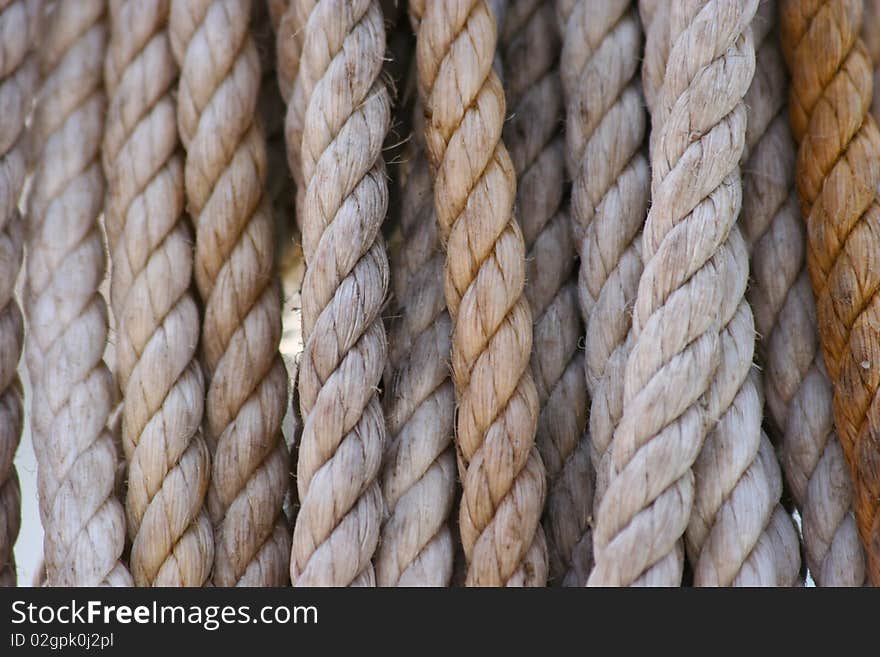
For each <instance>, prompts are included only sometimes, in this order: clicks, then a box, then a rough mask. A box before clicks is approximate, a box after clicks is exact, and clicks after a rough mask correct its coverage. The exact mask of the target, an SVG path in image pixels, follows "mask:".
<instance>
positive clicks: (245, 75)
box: [170, 0, 290, 586]
mask: <svg viewBox="0 0 880 657" xmlns="http://www.w3.org/2000/svg"><path fill="white" fill-rule="evenodd" d="M250 15H251V7H250V2H249V0H198V1H197V2H192V1H191V0H174V1H173V3H172V7H171V17H170V37H171V46H172V49H173V50H174V53H175V57H176V59H177V61H178V64H179V65H180V69H181V74H180V89H179V91H178V103H177V123H178V127H179V131H180V135H181V140H182V141H183V144H184V147H185V148H186V163H185V182H186V197H187V201H188V208H189V211H190V213H191V214H192V216H193V219H194V221H195V225H196V254H195V264H194V267H195V278H196V284H197V285H198V288H199V292H200V293H201V296H202V299H203V301H204V304H205V319H204V323H203V326H202V343H201V344H202V354H203V361H204V364H205V368H206V377H207V379H208V381H209V383H208V390H207V402H206V406H205V419H206V438H207V441H208V445H209V446H210V448H211V453H212V463H213V470H212V477H211V488H210V493H209V497H208V500H209V510H210V513H211V518H212V521H213V522H214V526H215V530H214V544H215V559H214V577H213V581H214V583H215V584H216V585H218V586H234V585H241V586H281V585H283V584H284V583H285V582H286V580H287V573H288V570H289V559H290V539H289V537H288V535H287V524H286V520H285V518H284V514H283V511H282V507H283V504H284V497H285V494H286V490H287V467H288V458H287V447H286V445H285V444H284V441H283V440H282V437H281V421H282V418H283V417H284V411H285V407H286V404H287V372H286V370H285V368H284V363H283V362H282V360H281V355H280V354H279V353H278V343H279V340H280V339H281V294H280V290H279V287H278V281H277V278H276V277H275V276H274V275H273V265H274V247H275V244H274V236H273V233H274V219H273V218H272V212H271V208H270V205H269V201H268V199H267V198H266V197H265V195H264V190H265V183H266V144H265V140H264V137H263V133H262V129H261V128H260V126H259V125H258V123H257V121H256V120H255V117H256V116H257V98H258V95H259V86H260V77H261V76H260V63H259V58H258V54H257V50H256V47H255V45H254V41H253V39H252V38H251V36H250V32H249V22H250Z"/></svg>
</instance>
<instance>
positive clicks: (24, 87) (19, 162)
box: [0, 0, 42, 586]
mask: <svg viewBox="0 0 880 657" xmlns="http://www.w3.org/2000/svg"><path fill="white" fill-rule="evenodd" d="M41 11H42V2H41V0H12V1H10V0H7V1H5V2H2V3H0V34H3V35H4V38H3V39H2V41H0V107H3V121H2V122H0V586H14V585H15V582H16V572H15V556H14V555H13V552H12V547H13V545H14V544H15V540H16V538H17V537H18V530H19V527H20V525H21V491H20V488H19V483H18V473H17V472H16V469H15V465H14V460H15V452H16V450H17V449H18V443H19V440H20V438H21V429H22V422H23V419H24V418H23V412H22V390H21V383H20V382H19V380H18V373H17V369H18V361H19V358H20V357H21V349H22V342H23V340H24V335H23V333H24V325H23V321H22V317H21V310H20V309H19V306H18V303H17V302H16V300H15V281H16V279H17V278H18V271H19V269H20V268H21V260H22V244H23V241H24V231H23V228H22V220H21V215H20V213H19V210H18V199H19V196H20V195H21V189H22V186H23V185H24V179H25V175H26V173H27V164H26V161H25V147H24V144H23V139H22V138H21V137H22V133H23V131H24V123H25V119H26V118H27V115H28V112H29V110H30V107H31V102H32V100H33V97H34V93H35V91H36V86H37V82H38V67H37V62H36V59H35V57H32V56H30V52H29V51H30V49H31V48H32V46H33V45H34V43H35V42H36V32H37V27H38V22H39V21H38V18H39V16H40V12H41ZM35 448H37V449H39V448H38V447H37V445H36V444H35Z"/></svg>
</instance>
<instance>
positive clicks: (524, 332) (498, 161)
mask: <svg viewBox="0 0 880 657" xmlns="http://www.w3.org/2000/svg"><path fill="white" fill-rule="evenodd" d="M495 44H496V27H495V19H494V17H493V15H492V12H491V11H490V9H489V7H488V5H487V3H486V2H485V0H454V1H452V2H442V3H441V2H432V3H428V4H427V6H426V10H425V15H424V18H423V20H422V23H421V26H420V28H419V33H418V38H417V45H416V50H417V58H418V67H419V84H420V93H421V95H422V98H423V100H424V103H425V112H426V118H427V122H426V123H427V124H426V143H427V152H428V157H429V161H430V163H431V165H432V168H433V170H434V172H435V179H434V204H435V210H436V213H437V220H438V223H439V225H440V230H441V233H442V236H443V240H444V242H445V244H446V254H447V255H446V275H445V294H446V303H447V307H448V308H449V314H450V316H451V317H452V322H453V334H452V376H453V383H454V384H455V389H456V394H457V399H458V416H457V426H456V439H457V440H456V448H457V453H458V457H459V464H460V465H459V469H460V471H461V472H462V473H463V477H462V479H463V484H462V487H463V494H462V495H463V497H462V502H461V507H460V511H459V526H460V529H461V537H462V543H463V546H464V551H465V556H466V559H467V561H468V573H467V580H466V583H467V584H468V585H478V586H500V585H526V586H543V585H544V584H545V583H546V580H547V573H548V565H547V544H546V540H545V538H544V531H543V529H542V528H541V525H540V519H541V514H542V510H543V506H544V499H545V493H546V491H545V489H546V481H545V479H546V476H545V472H544V466H543V463H542V461H541V457H540V455H539V454H538V451H537V449H536V448H535V442H534V441H535V429H536V426H537V422H538V411H539V400H538V393H537V390H536V387H535V383H534V380H533V379H532V375H531V371H530V367H529V356H530V354H531V347H532V314H531V312H530V310H529V304H528V301H527V299H526V297H525V296H524V293H523V289H524V286H525V272H526V269H525V246H524V242H523V237H522V233H521V232H520V228H519V226H518V224H517V222H516V219H515V217H514V215H513V204H514V197H515V194H516V175H515V172H514V169H513V164H512V162H511V160H510V156H509V155H508V153H507V149H506V148H505V146H504V143H503V141H502V140H501V131H502V127H503V124H504V118H505V116H506V111H505V99H504V91H503V89H502V87H501V82H500V80H499V78H498V75H497V74H496V73H495V71H494V70H493V68H492V65H493V58H494V56H495Z"/></svg>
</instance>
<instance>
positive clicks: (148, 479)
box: [103, 0, 246, 586]
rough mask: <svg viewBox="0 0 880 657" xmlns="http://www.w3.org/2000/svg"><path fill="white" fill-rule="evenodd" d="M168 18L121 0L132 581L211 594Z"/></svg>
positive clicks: (116, 70) (149, 3)
mask: <svg viewBox="0 0 880 657" xmlns="http://www.w3.org/2000/svg"><path fill="white" fill-rule="evenodd" d="M168 15H169V1H168V0H137V1H135V0H126V1H123V0H116V6H115V7H113V9H112V10H111V17H112V27H111V32H110V34H111V37H110V44H109V47H108V52H107V59H106V61H105V67H104V75H105V79H106V80H108V89H111V90H112V95H111V98H110V104H109V107H108V112H107V123H106V126H105V134H104V152H103V155H104V163H105V174H106V175H107V180H108V187H109V198H108V201H107V207H106V209H105V215H106V223H107V231H108V236H109V241H110V245H111V249H112V263H113V271H112V277H111V290H110V292H111V306H112V308H113V311H114V313H115V315H116V321H117V327H118V329H117V330H118V336H117V344H116V349H117V358H118V371H117V377H118V385H119V388H120V390H121V391H122V393H123V410H122V413H123V416H122V443H123V447H124V449H125V454H126V457H127V458H128V490H127V494H126V514H127V517H128V530H129V534H130V536H131V538H132V547H131V562H130V566H131V571H132V575H133V577H134V580H135V583H136V584H137V585H138V586H146V585H153V586H201V585H203V584H204V583H205V582H206V581H207V579H208V577H209V575H210V573H211V566H212V563H213V560H214V540H213V531H212V528H211V522H210V520H209V518H208V515H207V513H206V511H205V509H204V501H205V495H206V492H207V489H208V482H209V479H210V472H211V463H210V455H209V453H208V448H207V445H206V444H205V440H204V438H203V436H202V434H201V430H200V425H201V422H202V413H203V409H204V399H205V386H204V380H203V375H202V370H201V367H200V366H199V363H198V361H197V360H196V358H195V352H196V347H197V345H198V342H199V326H200V322H199V312H198V308H197V306H196V303H195V299H194V296H193V294H192V292H191V290H190V283H191V279H192V271H193V254H192V235H191V232H190V227H189V225H188V221H187V218H186V216H185V214H184V172H183V158H182V156H181V152H180V147H179V146H180V144H179V140H178V134H177V121H176V117H175V99H174V93H175V90H174V86H175V83H176V80H177V75H178V69H177V66H176V64H175V62H174V57H173V55H172V51H171V45H170V42H169V36H168V26H167V22H168ZM245 369H246V368H244V367H241V368H239V374H241V373H242V372H243V371H244V370H245Z"/></svg>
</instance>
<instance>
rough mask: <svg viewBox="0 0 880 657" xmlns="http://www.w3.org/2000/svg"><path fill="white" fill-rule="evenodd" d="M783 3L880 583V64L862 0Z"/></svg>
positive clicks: (817, 261)
mask: <svg viewBox="0 0 880 657" xmlns="http://www.w3.org/2000/svg"><path fill="white" fill-rule="evenodd" d="M780 9H781V11H780V17H781V19H780V25H781V32H782V48H783V53H784V54H785V58H786V60H787V63H788V66H789V70H790V72H791V90H790V91H791V100H790V103H789V115H790V121H791V126H792V132H793V134H794V137H795V140H797V141H798V142H799V148H798V154H797V168H796V183H797V189H798V196H799V197H800V204H801V213H802V215H803V216H804V218H805V219H806V225H807V267H808V271H809V274H810V279H811V283H812V286H813V291H814V293H815V295H816V314H817V317H818V324H819V337H820V339H821V343H822V351H823V355H824V359H825V364H826V366H827V368H828V374H829V375H830V378H831V381H832V383H833V384H834V400H833V409H834V419H835V426H836V428H837V433H838V437H839V439H840V444H841V446H842V447H843V451H844V453H845V454H846V456H847V460H848V462H849V466H850V469H851V471H852V480H853V485H854V491H855V497H854V507H855V514H856V521H857V525H858V528H859V533H860V535H861V539H862V543H863V544H864V546H865V548H866V552H867V559H868V573H869V576H870V578H871V580H872V581H873V582H874V584H880V513H878V509H880V469H878V467H877V462H878V454H880V451H878V448H877V438H876V436H877V431H878V428H877V422H875V421H874V418H875V417H876V412H877V411H876V408H877V404H878V402H876V401H875V400H876V398H877V394H876V393H877V389H878V387H880V367H877V365H876V362H875V361H876V359H875V354H876V353H877V346H876V345H877V343H878V340H880V332H878V329H877V326H878V322H880V319H878V313H880V299H878V298H877V297H876V295H875V292H876V290H877V289H880V262H877V261H876V260H877V256H878V255H880V248H878V239H877V237H876V235H877V233H878V231H880V204H878V202H877V190H878V186H880V132H878V131H877V124H876V123H875V122H874V119H873V117H871V116H870V114H869V112H868V109H869V107H870V105H871V97H872V86H873V83H872V78H873V65H872V63H871V60H870V58H869V56H868V52H867V50H866V49H865V46H864V44H863V43H862V41H861V40H860V39H859V30H860V28H861V23H862V3H861V2H855V1H854V0H829V1H827V2H822V1H820V0H816V1H815V2H812V3H810V5H809V6H806V5H804V4H802V3H795V2H790V1H788V0H783V1H782V2H781V4H780ZM832 44H833V47H832ZM816 53H823V56H822V57H817V56H816ZM830 136H834V138H833V139H831V138H830Z"/></svg>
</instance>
